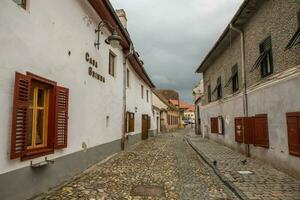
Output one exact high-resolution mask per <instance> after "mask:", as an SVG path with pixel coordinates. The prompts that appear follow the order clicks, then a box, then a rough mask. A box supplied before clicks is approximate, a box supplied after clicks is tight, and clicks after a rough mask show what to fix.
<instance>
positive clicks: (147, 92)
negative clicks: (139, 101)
mask: <svg viewBox="0 0 300 200" xmlns="http://www.w3.org/2000/svg"><path fill="white" fill-rule="evenodd" d="M146 99H147V102H149V90H146Z"/></svg>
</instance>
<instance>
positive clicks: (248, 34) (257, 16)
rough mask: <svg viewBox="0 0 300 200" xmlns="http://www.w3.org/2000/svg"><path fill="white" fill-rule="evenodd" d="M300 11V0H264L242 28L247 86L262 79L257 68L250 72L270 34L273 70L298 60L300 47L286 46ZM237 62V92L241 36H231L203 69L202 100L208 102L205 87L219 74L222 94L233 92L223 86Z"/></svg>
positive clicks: (281, 69) (240, 76)
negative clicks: (222, 48)
mask: <svg viewBox="0 0 300 200" xmlns="http://www.w3.org/2000/svg"><path fill="white" fill-rule="evenodd" d="M298 12H300V3H299V2H297V1H288V0H266V1H262V5H261V6H260V7H259V9H258V10H257V11H256V12H255V13H254V15H253V16H252V17H251V18H250V19H249V21H248V22H247V24H245V26H244V27H243V28H242V29H243V31H244V34H245V68H246V81H247V86H251V85H254V84H255V83H257V82H258V81H261V80H262V78H261V73H260V68H258V69H256V70H255V71H253V72H250V70H251V68H252V67H253V65H254V64H255V62H256V60H257V58H258V57H259V54H260V52H259V45H260V44H261V43H262V42H263V41H264V40H265V39H266V38H267V37H268V36H270V35H271V38H272V50H273V62H274V72H273V74H274V73H278V72H281V71H283V70H286V69H288V68H291V67H295V66H297V65H299V64H300V56H299V53H300V47H299V45H298V46H297V47H294V48H293V49H291V50H287V51H286V50H285V47H286V45H287V44H288V42H289V40H290V39H291V38H292V36H293V34H294V33H295V32H296V30H297V29H298V19H297V13H298ZM235 64H238V69H239V84H240V86H239V91H238V92H236V94H237V93H239V92H240V91H241V89H242V79H241V78H242V74H241V45H240V37H239V36H238V37H236V38H234V39H232V41H231V45H228V47H227V48H226V49H225V50H223V51H222V52H221V53H220V55H219V57H217V59H216V60H215V61H214V62H213V63H212V64H211V65H210V66H209V68H208V69H207V70H206V71H205V72H204V73H203V79H204V93H205V96H204V100H203V104H204V105H206V104H208V94H207V87H208V85H209V84H210V85H211V89H212V90H213V89H214V88H215V86H216V83H217V78H218V77H219V76H221V80H222V86H223V98H224V97H226V96H228V95H230V94H232V86H231V85H229V86H228V87H227V88H224V85H225V84H226V82H227V80H228V79H229V77H230V75H231V67H232V66H233V65H235ZM215 100H216V94H215V95H212V101H215Z"/></svg>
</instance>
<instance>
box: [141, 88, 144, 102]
mask: <svg viewBox="0 0 300 200" xmlns="http://www.w3.org/2000/svg"><path fill="white" fill-rule="evenodd" d="M141 97H142V99H144V86H143V85H141Z"/></svg>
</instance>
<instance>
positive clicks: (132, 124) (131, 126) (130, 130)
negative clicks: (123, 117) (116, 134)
mask: <svg viewBox="0 0 300 200" xmlns="http://www.w3.org/2000/svg"><path fill="white" fill-rule="evenodd" d="M129 132H134V113H130V114H129Z"/></svg>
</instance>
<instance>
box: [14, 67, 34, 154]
mask: <svg viewBox="0 0 300 200" xmlns="http://www.w3.org/2000/svg"><path fill="white" fill-rule="evenodd" d="M29 95H30V78H29V77H27V76H26V75H23V74H20V73H16V75H15V91H14V100H13V116H12V137H11V154H10V158H11V159H15V158H18V157H21V156H22V153H23V152H24V151H25V147H26V144H27V141H26V138H27V135H28V120H29V119H28V116H29Z"/></svg>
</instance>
